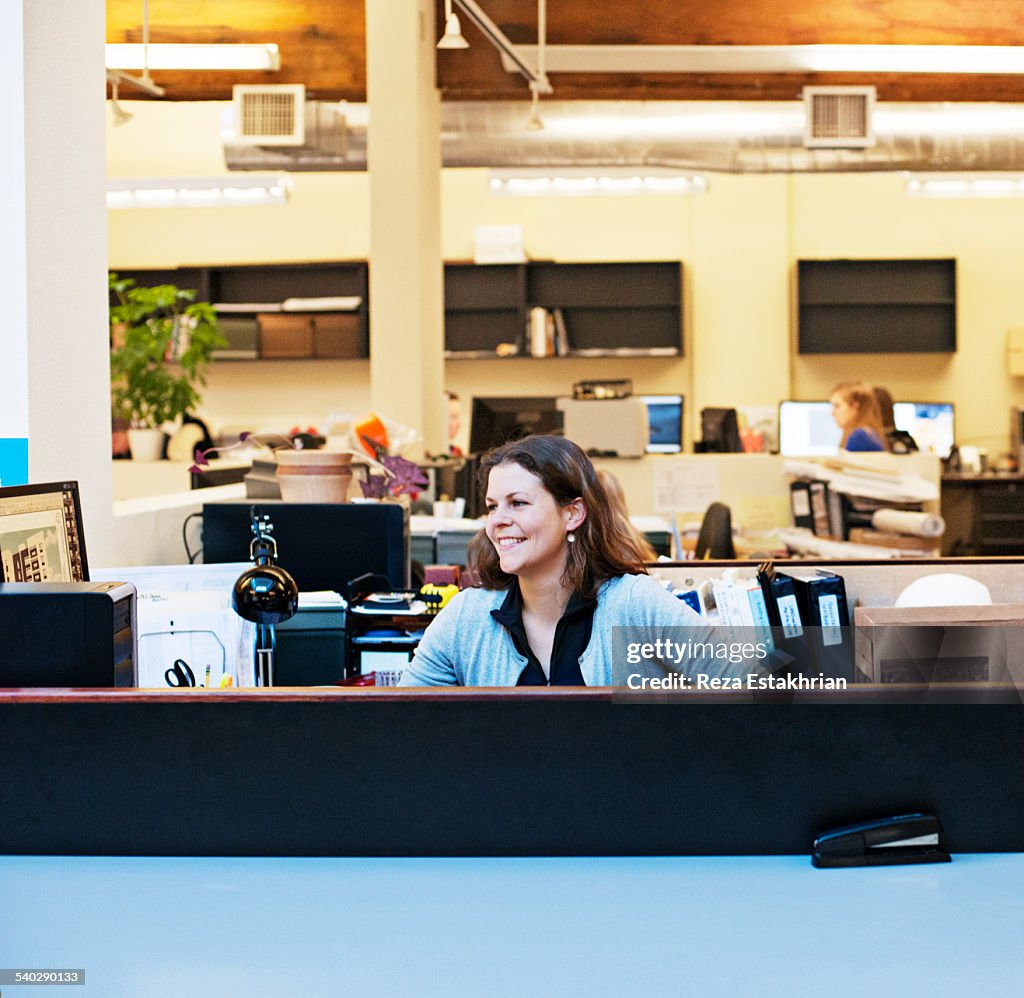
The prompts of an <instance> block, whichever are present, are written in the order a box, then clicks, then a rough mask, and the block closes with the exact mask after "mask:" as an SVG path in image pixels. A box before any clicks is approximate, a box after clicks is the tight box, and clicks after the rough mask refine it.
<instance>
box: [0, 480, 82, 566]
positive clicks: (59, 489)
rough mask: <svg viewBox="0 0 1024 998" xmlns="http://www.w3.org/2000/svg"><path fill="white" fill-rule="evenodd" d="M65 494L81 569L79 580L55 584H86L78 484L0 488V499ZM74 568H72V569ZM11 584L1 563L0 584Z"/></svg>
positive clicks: (73, 482)
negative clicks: (70, 507)
mask: <svg viewBox="0 0 1024 998" xmlns="http://www.w3.org/2000/svg"><path fill="white" fill-rule="evenodd" d="M65 492H70V493H71V502H72V505H73V506H74V510H75V532H76V534H77V539H78V554H79V562H80V563H81V567H82V578H81V579H55V580H53V581H56V582H88V581H89V559H88V556H87V555H86V549H85V524H84V522H83V519H82V500H81V496H80V494H79V489H78V482H77V481H73V480H68V481H63V482H38V483H36V484H33V485H4V486H0V499H4V498H7V497H10V498H16V497H18V496H35V495H47V494H50V495H52V494H56V493H59V494H61V495H63V494H64V493H65ZM73 568H74V566H72V569H73ZM7 581H11V582H13V581H14V580H13V579H10V580H7V579H5V578H4V569H3V562H0V582H7Z"/></svg>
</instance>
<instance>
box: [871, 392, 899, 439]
mask: <svg viewBox="0 0 1024 998" xmlns="http://www.w3.org/2000/svg"><path fill="white" fill-rule="evenodd" d="M872 390H873V391H874V393H875V401H876V402H877V403H878V418H879V419H880V420H881V421H882V426H883V428H884V429H885V432H886V433H890V432H891V431H892V430H894V429H896V413H895V410H894V409H893V403H892V395H891V394H890V393H889V389H888V388H883V387H882V386H881V385H875V387H874V388H873V389H872Z"/></svg>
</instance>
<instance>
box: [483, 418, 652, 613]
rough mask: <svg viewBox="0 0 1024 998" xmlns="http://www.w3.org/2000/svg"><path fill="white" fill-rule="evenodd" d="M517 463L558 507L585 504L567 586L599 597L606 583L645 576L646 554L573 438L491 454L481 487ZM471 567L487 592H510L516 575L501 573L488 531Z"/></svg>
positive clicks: (527, 442)
mask: <svg viewBox="0 0 1024 998" xmlns="http://www.w3.org/2000/svg"><path fill="white" fill-rule="evenodd" d="M503 464H517V465H519V467H521V468H525V469H526V470H527V471H529V472H530V473H531V474H533V475H536V476H537V478H539V479H540V481H541V484H542V485H543V486H544V488H545V489H546V490H547V491H548V492H549V493H550V494H551V496H552V498H553V499H554V500H555V503H556V504H557V505H558V506H568V505H569V504H570V503H571V502H573V501H574V500H576V499H581V500H582V501H583V505H584V507H586V510H587V516H586V519H585V520H584V521H583V523H581V524H580V526H578V527H577V528H576V530H575V531H574V533H575V535H576V540H575V542H574V543H572V544H570V543H568V541H567V542H566V545H565V548H566V559H565V572H564V573H563V575H562V582H563V584H564V585H565V586H566V587H567V588H568V589H570V590H571V591H573V592H577V593H579V594H580V595H581V596H584V597H590V596H596V595H597V590H598V589H599V588H600V586H601V583H603V582H604V581H606V580H607V579H611V578H615V577H616V576H619V575H628V574H639V573H646V571H647V569H646V568H645V567H644V552H643V551H641V550H640V549H639V547H638V546H637V543H636V541H635V540H634V539H633V538H632V537H631V536H630V534H629V532H628V531H627V530H626V529H625V527H624V526H623V525H622V522H621V520H620V518H619V516H618V515H617V514H616V512H615V510H614V508H613V507H612V505H611V504H610V502H609V501H608V496H607V494H606V493H605V490H604V486H603V485H602V484H601V482H600V480H599V479H598V477H597V472H596V471H595V470H594V465H593V464H592V463H591V461H590V458H589V457H587V455H586V454H585V453H584V452H583V451H582V450H581V449H580V447H578V446H577V445H576V444H574V443H573V442H572V441H571V440H566V438H565V437H559V436H554V435H549V434H535V435H534V436H530V437H526V438H525V439H523V440H515V441H512V442H511V443H507V444H504V445H503V446H501V447H497V448H495V449H494V450H492V451H488V453H486V454H485V455H484V456H483V457H482V458H481V460H480V480H479V487H480V489H481V491H482V492H484V493H486V490H487V480H488V477H489V476H490V473H491V469H492V468H496V467H498V466H499V465H503ZM469 567H470V568H471V569H475V570H476V571H477V572H478V573H479V575H480V581H481V584H482V585H483V586H484V587H485V588H487V589H506V588H508V586H509V584H510V583H511V582H512V576H511V575H507V574H506V573H505V572H503V571H502V570H501V565H500V563H499V560H498V553H497V551H495V550H494V545H493V544H491V542H490V540H489V539H488V537H487V535H486V534H485V533H484V531H482V530H481V531H480V533H478V534H477V535H476V537H474V538H473V541H472V542H471V543H470V547H469Z"/></svg>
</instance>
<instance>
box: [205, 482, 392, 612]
mask: <svg viewBox="0 0 1024 998" xmlns="http://www.w3.org/2000/svg"><path fill="white" fill-rule="evenodd" d="M254 505H255V506H256V507H257V508H258V509H259V511H260V512H261V513H265V514H267V515H268V516H269V517H270V522H271V524H272V525H273V528H274V534H273V536H274V540H275V541H276V542H277V563H278V565H280V566H281V567H282V568H284V569H286V570H287V571H288V572H289V573H290V574H291V576H292V577H293V578H294V579H295V581H296V583H297V584H298V587H299V590H300V591H301V592H318V591H322V590H327V591H333V592H340V593H342V594H344V592H345V588H346V587H347V586H348V584H349V583H350V582H351V581H352V580H353V579H355V578H358V577H359V576H360V575H363V574H365V573H366V572H373V573H375V574H377V575H386V576H387V577H388V580H389V581H390V582H391V585H393V586H395V587H396V588H404V587H405V586H408V584H409V528H408V525H407V521H406V512H405V508H404V507H403V506H400V505H399V504H398V503H392V502H373V503H328V502H325V503H304V502H302V503H300V502H281V501H280V500H273V499H260V500H258V501H257V502H255V503H253V502H251V501H250V502H239V501H229V502H208V503H203V562H204V563H205V564H210V563H212V562H224V561H248V560H249V550H250V545H251V543H252V519H251V516H250V510H251V509H252V507H253V506H254Z"/></svg>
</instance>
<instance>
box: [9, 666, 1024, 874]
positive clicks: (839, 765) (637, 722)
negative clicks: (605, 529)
mask: <svg viewBox="0 0 1024 998" xmlns="http://www.w3.org/2000/svg"><path fill="white" fill-rule="evenodd" d="M968 695H969V696H971V697H973V698H974V699H976V700H977V702H963V700H964V699H965V694H964V692H963V690H958V691H955V692H950V691H948V690H944V689H935V690H933V691H931V692H927V691H925V692H922V693H921V694H920V695H919V697H918V699H919V701H920V702H912V699H911V702H907V695H906V693H905V692H902V693H901V692H900V691H892V690H890V689H885V688H880V687H873V688H869V689H859V690H858V691H857V694H856V697H851V696H850V695H849V694H846V695H843V696H840V695H838V694H828V693H817V694H799V695H797V699H798V701H799V702H795V703H788V702H780V698H779V697H777V696H776V697H775V698H774V702H763V703H759V702H752V697H751V695H749V694H739V695H731V694H717V695H716V694H708V695H705V696H694V695H691V694H686V695H683V696H678V695H677V696H671V695H668V696H665V697H662V698H657V697H655V698H645V697H639V696H638V697H636V698H635V699H631V698H629V697H623V696H622V695H621V694H620V695H616V694H614V693H613V692H612V691H610V690H605V691H602V690H590V691H587V690H583V691H565V692H561V691H557V690H554V691H536V692H535V693H531V694H530V695H523V694H516V693H515V692H514V691H491V692H490V693H488V692H487V691H447V692H442V693H439V694H435V693H431V692H426V691H403V690H400V689H399V690H380V691H372V690H368V691H356V690H352V691H344V690H337V691H330V692H329V693H323V694H320V695H319V696H318V695H317V694H306V695H304V696H302V697H300V696H298V695H297V694H295V693H292V694H290V695H289V694H288V693H278V692H276V691H271V690H268V691H260V692H253V693H245V692H239V693H232V694H203V693H202V692H198V693H195V692H194V693H188V692H182V693H169V692H168V693H161V694H153V693H150V694H146V693H145V692H144V691H125V692H124V693H122V694H121V695H120V696H119V695H117V694H116V693H110V694H106V695H103V694H96V695H94V696H91V697H90V696H79V697H65V698H64V700H63V702H62V701H61V698H60V697H59V696H56V695H54V696H52V697H51V698H49V699H48V698H46V697H45V696H43V695H36V696H35V697H21V698H18V697H15V696H13V695H4V694H0V746H2V749H3V751H2V752H0V811H2V813H4V814H8V815H16V816H17V820H10V821H5V822H2V823H0V853H7V854H58V855H59V854H84V855H92V854H99V855H184V856H192V855H247V856H251V855H293V856H305V855H310V856H363V855H365V856H459V855H465V856H487V855H490V856H545V855H749V854H787V853H788V854H807V853H808V852H809V849H810V844H811V841H812V838H813V837H814V835H815V834H816V833H817V832H819V831H821V830H822V829H824V828H829V827H836V826H839V825H843V824H848V823H851V822H853V821H857V820H862V819H866V818H876V817H880V816H885V815H893V814H900V813H906V812H909V811H915V810H923V811H930V812H932V813H935V814H937V815H938V816H939V818H940V819H941V821H942V823H943V827H944V830H945V833H946V838H947V844H948V847H949V849H950V851H952V852H968V853H969V852H1020V851H1024V751H1022V748H1024V706H1022V705H1021V702H1020V695H1019V693H1018V692H1017V691H1016V690H1014V689H1012V688H983V687H981V686H980V685H978V686H976V687H974V688H973V689H972V690H971V692H970V693H969V694H968ZM790 698H792V695H790ZM652 699H653V700H654V701H655V702H652ZM658 699H661V700H662V701H663V702H657V701H658ZM767 699H768V700H769V701H772V699H773V698H771V697H768V698H767ZM785 699H786V698H781V700H783V701H784V700H785ZM951 701H952V702H951ZM808 862H809V860H808ZM840 876H841V874H840Z"/></svg>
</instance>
